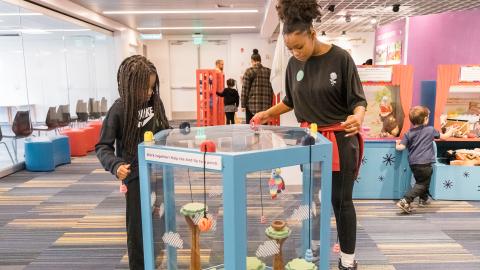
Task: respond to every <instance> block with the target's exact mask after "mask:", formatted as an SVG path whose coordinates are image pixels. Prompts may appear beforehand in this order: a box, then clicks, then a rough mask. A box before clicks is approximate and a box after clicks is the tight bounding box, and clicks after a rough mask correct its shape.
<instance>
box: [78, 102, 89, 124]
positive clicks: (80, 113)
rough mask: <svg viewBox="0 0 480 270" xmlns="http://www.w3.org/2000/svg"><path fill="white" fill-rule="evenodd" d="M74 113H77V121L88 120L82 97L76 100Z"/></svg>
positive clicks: (85, 104)
mask: <svg viewBox="0 0 480 270" xmlns="http://www.w3.org/2000/svg"><path fill="white" fill-rule="evenodd" d="M75 113H76V114H77V121H78V122H87V121H88V110H87V103H86V102H83V100H82V99H79V100H78V101H77V106H76V108H75Z"/></svg>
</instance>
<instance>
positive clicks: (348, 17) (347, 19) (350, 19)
mask: <svg viewBox="0 0 480 270" xmlns="http://www.w3.org/2000/svg"><path fill="white" fill-rule="evenodd" d="M351 21H352V16H351V15H350V14H347V15H345V22H347V23H349V22H351Z"/></svg>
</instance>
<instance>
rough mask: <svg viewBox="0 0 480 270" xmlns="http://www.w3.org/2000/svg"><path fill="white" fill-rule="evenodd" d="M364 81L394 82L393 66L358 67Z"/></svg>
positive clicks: (361, 79) (359, 74)
mask: <svg viewBox="0 0 480 270" xmlns="http://www.w3.org/2000/svg"><path fill="white" fill-rule="evenodd" d="M357 70H358V76H360V81H362V82H392V74H393V69H392V67H358V68H357Z"/></svg>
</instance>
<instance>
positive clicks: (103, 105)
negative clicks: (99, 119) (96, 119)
mask: <svg viewBox="0 0 480 270" xmlns="http://www.w3.org/2000/svg"><path fill="white" fill-rule="evenodd" d="M107 111H108V105H107V99H106V98H105V97H102V100H101V101H100V115H101V116H105V115H107Z"/></svg>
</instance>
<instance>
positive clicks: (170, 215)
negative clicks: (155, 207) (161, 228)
mask: <svg viewBox="0 0 480 270" xmlns="http://www.w3.org/2000/svg"><path fill="white" fill-rule="evenodd" d="M163 197H164V200H165V202H164V203H165V232H176V231H177V223H176V213H175V182H174V179H173V168H172V166H169V165H164V166H163ZM167 258H168V270H175V269H177V249H176V248H174V247H172V246H167Z"/></svg>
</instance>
